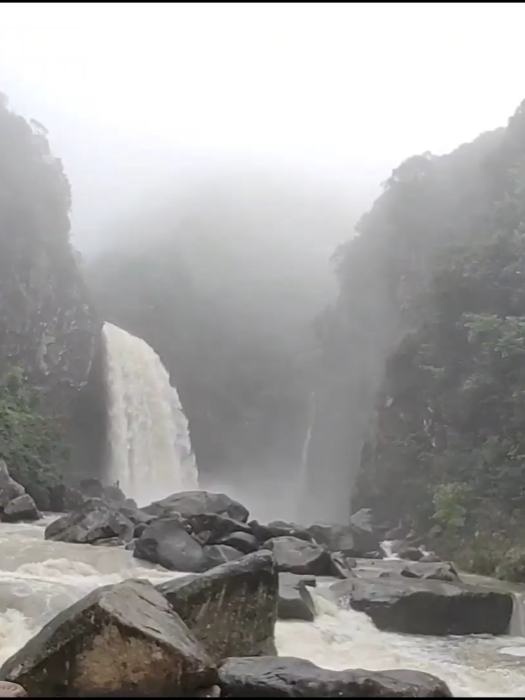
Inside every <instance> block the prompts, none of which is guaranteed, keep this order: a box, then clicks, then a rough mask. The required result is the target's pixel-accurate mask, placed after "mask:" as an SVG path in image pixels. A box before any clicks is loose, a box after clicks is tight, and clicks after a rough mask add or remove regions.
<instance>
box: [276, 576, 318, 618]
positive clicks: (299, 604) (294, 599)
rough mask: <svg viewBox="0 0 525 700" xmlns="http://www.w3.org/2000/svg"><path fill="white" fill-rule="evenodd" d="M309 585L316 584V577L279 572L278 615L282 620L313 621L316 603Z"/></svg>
mask: <svg viewBox="0 0 525 700" xmlns="http://www.w3.org/2000/svg"><path fill="white" fill-rule="evenodd" d="M307 585H308V586H312V585H313V586H315V585H316V580H315V578H312V577H308V576H296V575H295V574H286V573H284V574H279V603H278V606H277V615H278V617H279V619H281V620H305V621H306V622H313V620H314V618H315V605H314V601H313V600H312V596H311V594H310V591H309V590H308V588H307Z"/></svg>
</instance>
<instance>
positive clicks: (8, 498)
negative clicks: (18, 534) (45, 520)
mask: <svg viewBox="0 0 525 700" xmlns="http://www.w3.org/2000/svg"><path fill="white" fill-rule="evenodd" d="M40 517H41V516H40V513H39V512H38V508H37V507H36V504H35V502H34V500H33V499H32V498H31V496H30V495H29V494H27V493H26V490H25V489H24V487H23V486H22V485H21V484H19V483H17V482H16V481H15V480H14V479H12V478H11V476H10V475H9V471H8V469H7V465H6V463H5V462H4V460H0V520H1V521H3V522H8V523H16V522H19V521H21V520H29V521H30V520H38V519H39V518H40Z"/></svg>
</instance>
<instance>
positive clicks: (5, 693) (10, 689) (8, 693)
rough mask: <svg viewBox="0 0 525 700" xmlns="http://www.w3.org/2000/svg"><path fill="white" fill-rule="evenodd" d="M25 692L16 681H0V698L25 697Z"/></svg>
mask: <svg viewBox="0 0 525 700" xmlns="http://www.w3.org/2000/svg"><path fill="white" fill-rule="evenodd" d="M26 697H27V692H26V690H25V688H22V686H21V685H18V683H9V682H8V681H0V698H26Z"/></svg>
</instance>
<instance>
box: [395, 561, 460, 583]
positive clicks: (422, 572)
mask: <svg viewBox="0 0 525 700" xmlns="http://www.w3.org/2000/svg"><path fill="white" fill-rule="evenodd" d="M418 564H419V566H418ZM422 564H424V565H422ZM400 574H401V576H406V577H407V578H418V579H423V580H431V581H432V580H433V581H459V576H458V574H457V572H456V570H455V569H454V567H453V566H451V565H450V564H443V563H441V564H425V563H424V562H421V561H420V562H417V563H414V564H410V565H405V566H404V567H403V568H402V569H401V571H400Z"/></svg>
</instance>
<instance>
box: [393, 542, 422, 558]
mask: <svg viewBox="0 0 525 700" xmlns="http://www.w3.org/2000/svg"><path fill="white" fill-rule="evenodd" d="M395 554H397V556H398V557H399V558H400V559H408V561H420V560H421V559H422V558H423V552H422V551H421V550H420V549H418V548H417V547H411V546H409V545H402V546H400V547H397V548H396V549H395Z"/></svg>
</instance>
